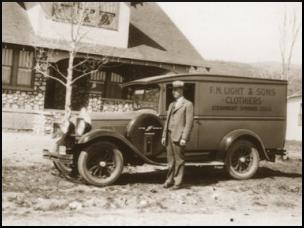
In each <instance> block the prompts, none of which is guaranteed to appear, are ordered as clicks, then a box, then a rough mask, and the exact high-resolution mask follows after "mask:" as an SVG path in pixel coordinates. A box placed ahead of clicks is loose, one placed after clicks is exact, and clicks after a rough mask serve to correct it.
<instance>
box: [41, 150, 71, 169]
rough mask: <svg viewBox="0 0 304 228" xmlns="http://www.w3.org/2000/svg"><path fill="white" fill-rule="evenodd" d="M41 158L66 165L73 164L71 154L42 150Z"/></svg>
mask: <svg viewBox="0 0 304 228" xmlns="http://www.w3.org/2000/svg"><path fill="white" fill-rule="evenodd" d="M42 154H43V157H44V158H46V159H50V160H52V161H56V162H62V163H64V164H67V165H72V164H73V154H59V153H57V152H50V151H49V150H48V149H44V150H43V152H42Z"/></svg>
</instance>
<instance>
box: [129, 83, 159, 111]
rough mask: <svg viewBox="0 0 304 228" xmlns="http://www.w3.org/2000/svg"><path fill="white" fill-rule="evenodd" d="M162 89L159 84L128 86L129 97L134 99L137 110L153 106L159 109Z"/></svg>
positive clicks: (152, 107)
mask: <svg viewBox="0 0 304 228" xmlns="http://www.w3.org/2000/svg"><path fill="white" fill-rule="evenodd" d="M159 93H160V89H159V87H158V86H145V87H142V86H141V87H140V86H133V87H129V88H127V94H128V95H127V97H128V99H130V100H132V101H133V107H134V109H135V110H138V109H144V108H151V109H154V110H156V111H157V110H158V102H159Z"/></svg>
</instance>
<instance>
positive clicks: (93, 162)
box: [78, 142, 124, 186]
mask: <svg viewBox="0 0 304 228" xmlns="http://www.w3.org/2000/svg"><path fill="white" fill-rule="evenodd" d="M123 164H124V162H123V156H122V153H121V152H120V151H119V150H118V149H117V147H116V146H115V145H114V144H112V143H107V142H97V143H94V144H91V145H90V146H88V147H87V148H86V149H85V150H83V151H82V152H81V153H80V155H79V158H78V170H79V173H80V175H81V176H82V178H83V179H84V180H85V181H86V182H88V183H89V184H92V185H96V186H106V185H110V184H112V183H114V182H115V181H116V180H117V179H118V178H119V176H120V174H121V173H122V170H123Z"/></svg>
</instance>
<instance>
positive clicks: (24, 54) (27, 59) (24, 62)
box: [19, 51, 34, 68]
mask: <svg viewBox="0 0 304 228" xmlns="http://www.w3.org/2000/svg"><path fill="white" fill-rule="evenodd" d="M19 53H20V54H19V67H24V68H32V66H33V57H34V55H33V52H31V51H20V52H19Z"/></svg>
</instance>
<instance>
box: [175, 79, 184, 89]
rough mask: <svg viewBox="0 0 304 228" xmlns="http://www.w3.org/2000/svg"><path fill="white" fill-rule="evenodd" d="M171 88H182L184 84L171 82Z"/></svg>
mask: <svg viewBox="0 0 304 228" xmlns="http://www.w3.org/2000/svg"><path fill="white" fill-rule="evenodd" d="M172 85H173V88H184V82H182V81H174V82H172Z"/></svg>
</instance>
